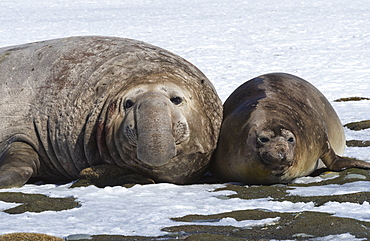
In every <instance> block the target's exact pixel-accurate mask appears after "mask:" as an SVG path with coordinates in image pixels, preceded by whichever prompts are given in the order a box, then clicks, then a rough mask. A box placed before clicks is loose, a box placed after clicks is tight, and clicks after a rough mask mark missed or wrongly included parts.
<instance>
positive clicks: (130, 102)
mask: <svg viewBox="0 0 370 241" xmlns="http://www.w3.org/2000/svg"><path fill="white" fill-rule="evenodd" d="M133 105H134V102H132V100H126V102H125V110H127V109H129V108H131V107H132V106H133Z"/></svg>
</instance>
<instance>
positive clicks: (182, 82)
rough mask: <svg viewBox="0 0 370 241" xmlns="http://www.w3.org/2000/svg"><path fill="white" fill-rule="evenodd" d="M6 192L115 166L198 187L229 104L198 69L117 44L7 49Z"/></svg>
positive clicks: (0, 58)
mask: <svg viewBox="0 0 370 241" xmlns="http://www.w3.org/2000/svg"><path fill="white" fill-rule="evenodd" d="M0 85H1V86H0V100H1V101H0V187H9V186H19V185H23V184H24V183H25V182H27V181H28V180H29V179H30V178H32V179H34V180H44V181H47V182H64V181H71V180H74V179H76V178H77V177H78V175H79V172H80V171H81V170H82V169H84V168H86V167H90V166H95V165H100V164H114V165H118V166H122V167H126V168H127V169H128V170H131V171H132V172H133V173H139V174H142V175H145V176H148V177H149V178H152V179H154V180H155V181H157V182H173V183H191V182H193V181H195V180H196V179H197V178H199V177H200V176H201V175H202V174H203V173H204V171H205V169H206V168H207V166H208V164H209V159H210V155H211V153H212V151H213V150H214V149H215V147H216V142H217V138H218V134H219V128H220V125H221V120H222V104H221V101H220V99H219V98H218V96H217V94H216V91H215V89H214V87H213V85H212V84H211V83H210V81H209V80H208V79H207V78H206V76H204V74H203V73H202V72H201V71H199V70H198V69H197V68H196V67H195V66H193V65H192V64H190V63H189V62H187V61H186V60H184V59H182V58H181V57H179V56H177V55H175V54H172V53H170V52H168V51H166V50H164V49H161V48H158V47H155V46H152V45H149V44H147V43H144V42H140V41H136V40H130V39H122V38H114V37H98V36H89V37H71V38H64V39H55V40H48V41H43V42H37V43H30V44H25V45H19V46H12V47H6V48H1V49H0Z"/></svg>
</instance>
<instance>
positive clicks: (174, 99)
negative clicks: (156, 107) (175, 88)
mask: <svg viewBox="0 0 370 241" xmlns="http://www.w3.org/2000/svg"><path fill="white" fill-rule="evenodd" d="M170 101H171V102H172V103H174V104H175V105H179V104H181V102H182V98H181V97H178V96H176V97H172V98H171V99H170Z"/></svg>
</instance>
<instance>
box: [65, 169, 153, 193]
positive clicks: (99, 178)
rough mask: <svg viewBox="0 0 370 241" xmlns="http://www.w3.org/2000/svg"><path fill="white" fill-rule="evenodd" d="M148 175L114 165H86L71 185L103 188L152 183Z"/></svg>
mask: <svg viewBox="0 0 370 241" xmlns="http://www.w3.org/2000/svg"><path fill="white" fill-rule="evenodd" d="M153 183H155V182H154V181H153V180H152V179H150V178H149V177H145V176H143V175H140V174H137V173H133V172H132V171H130V170H128V169H126V168H124V167H120V166H116V165H109V164H103V165H98V166H93V167H88V168H85V169H83V170H82V171H81V172H80V177H79V179H78V181H77V182H75V183H74V184H73V185H72V186H71V187H84V186H88V185H95V186H96V187H100V188H104V187H106V186H111V187H112V186H123V185H126V184H153Z"/></svg>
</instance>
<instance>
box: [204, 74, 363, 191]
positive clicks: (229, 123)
mask: <svg viewBox="0 0 370 241" xmlns="http://www.w3.org/2000/svg"><path fill="white" fill-rule="evenodd" d="M344 148H345V137H344V131H343V127H342V124H341V122H340V120H339V118H338V116H337V114H336V113H335V111H334V109H333V107H332V106H331V105H330V103H329V101H328V100H327V99H326V98H325V97H324V95H322V94H321V93H320V91H319V90H317V89H316V88H315V87H314V86H312V85H311V84H310V83H308V82H307V81H305V80H303V79H301V78H298V77H296V76H293V75H289V74H284V73H272V74H266V75H262V76H259V77H257V78H254V79H252V80H249V81H247V82H246V83H244V84H243V85H241V86H240V87H239V88H237V89H236V90H235V91H234V92H233V93H232V94H231V95H230V97H229V98H228V99H227V100H226V102H225V103H224V121H223V123H222V126H221V132H220V139H219V142H218V147H217V149H216V151H215V154H214V157H213V160H212V164H211V168H212V170H213V173H214V174H215V175H216V176H218V177H220V178H222V179H223V180H226V181H238V182H243V183H246V184H274V183H288V182H290V181H292V180H294V179H295V178H297V177H301V176H305V175H308V174H310V173H312V172H313V171H314V170H316V169H317V168H321V167H323V164H325V165H326V167H327V168H329V169H330V170H335V171H337V170H342V169H344V168H350V167H359V168H370V164H369V163H366V162H362V161H355V160H350V159H346V158H343V157H340V156H338V155H337V154H342V153H343V151H344ZM336 153H337V154H336ZM320 160H321V161H322V162H323V164H322V162H321V161H320Z"/></svg>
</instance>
